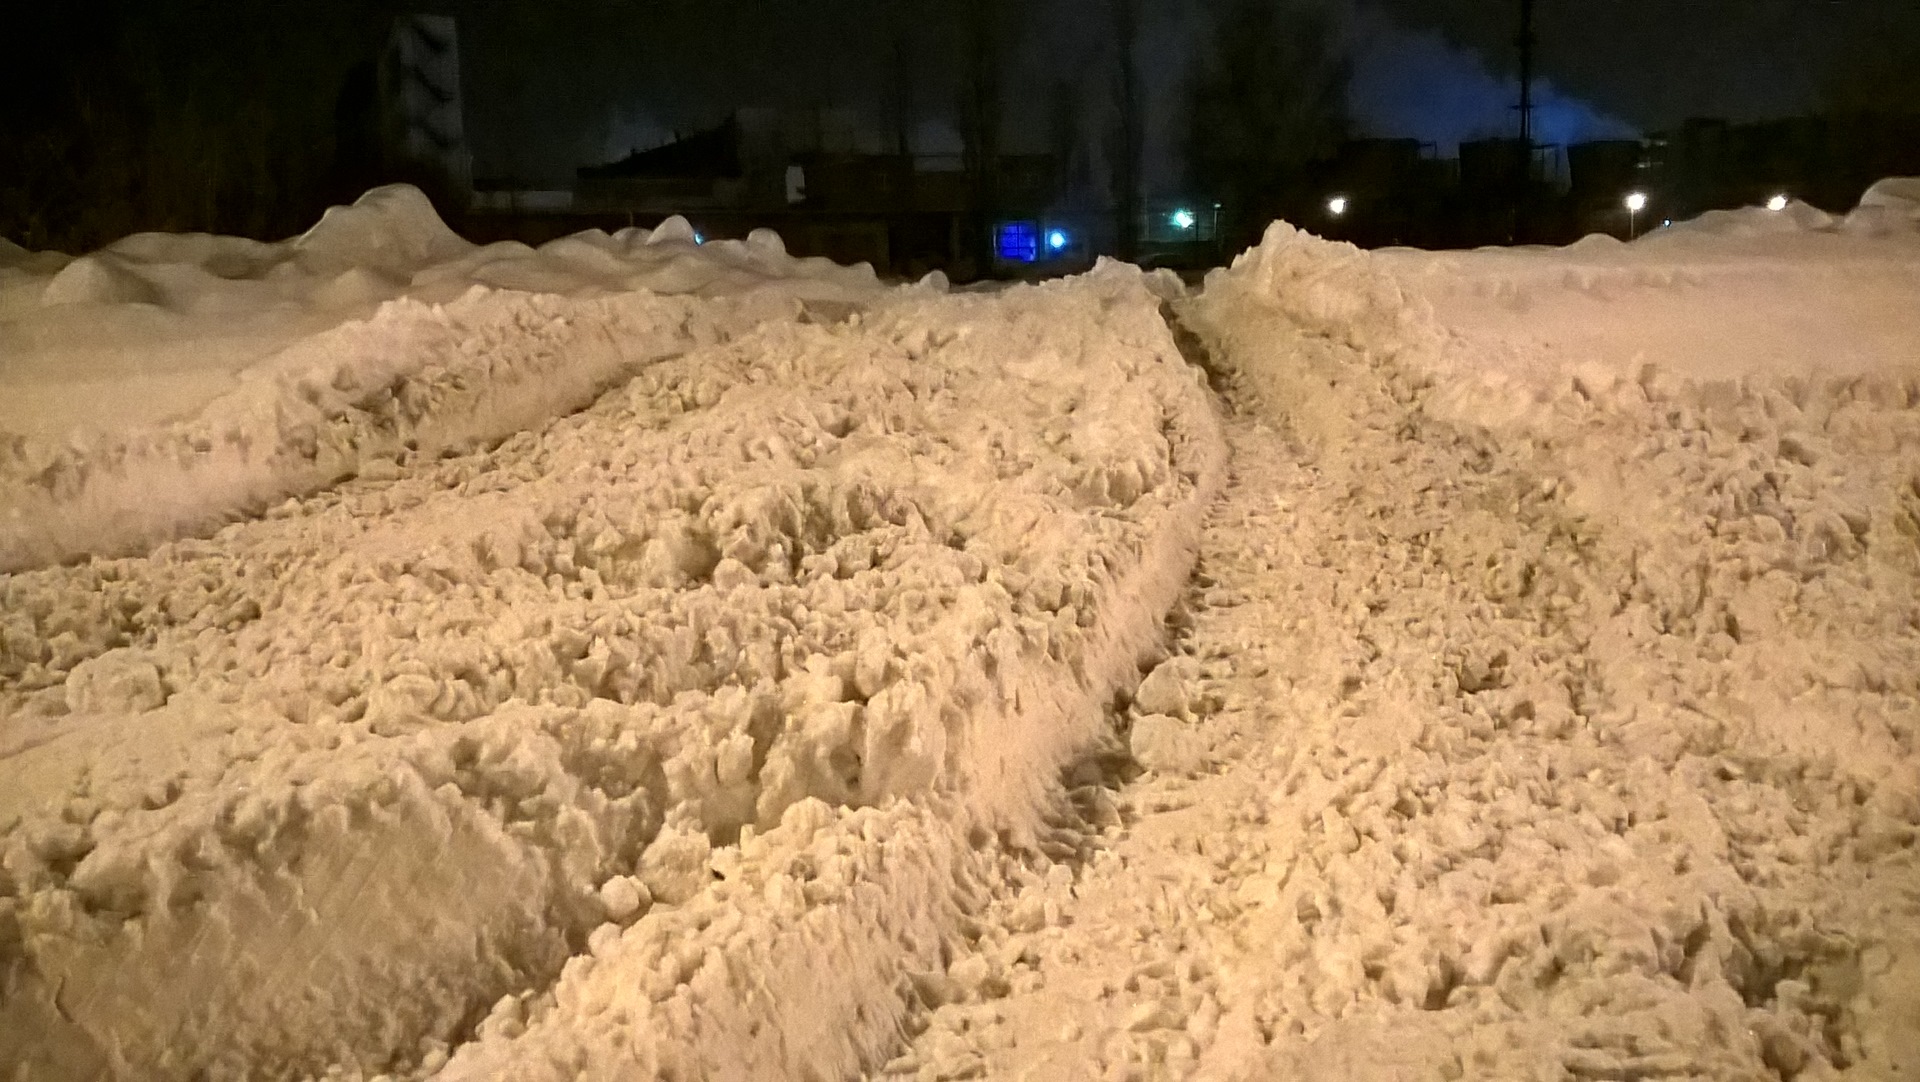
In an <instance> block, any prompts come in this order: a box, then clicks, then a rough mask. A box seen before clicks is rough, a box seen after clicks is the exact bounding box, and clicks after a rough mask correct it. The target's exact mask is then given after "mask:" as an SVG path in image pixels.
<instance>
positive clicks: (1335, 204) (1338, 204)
mask: <svg viewBox="0 0 1920 1082" xmlns="http://www.w3.org/2000/svg"><path fill="white" fill-rule="evenodd" d="M1346 212H1347V197H1346V196H1344V195H1336V196H1334V197H1333V198H1332V199H1329V200H1327V213H1328V214H1331V215H1333V216H1334V217H1335V218H1338V217H1340V216H1341V215H1343V214H1345V213H1346Z"/></svg>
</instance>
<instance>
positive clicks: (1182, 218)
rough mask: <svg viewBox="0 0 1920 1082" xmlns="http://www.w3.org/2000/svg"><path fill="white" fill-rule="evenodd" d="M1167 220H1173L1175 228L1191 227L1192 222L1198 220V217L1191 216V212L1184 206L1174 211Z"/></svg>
mask: <svg viewBox="0 0 1920 1082" xmlns="http://www.w3.org/2000/svg"><path fill="white" fill-rule="evenodd" d="M1169 220H1170V221H1172V222H1173V227H1174V228H1175V229H1192V228H1193V225H1194V223H1195V222H1197V221H1199V219H1197V218H1195V217H1194V216H1193V212H1192V211H1190V210H1188V209H1187V208H1185V207H1181V208H1180V209H1179V210H1176V211H1174V212H1173V217H1172V218H1171V219H1169Z"/></svg>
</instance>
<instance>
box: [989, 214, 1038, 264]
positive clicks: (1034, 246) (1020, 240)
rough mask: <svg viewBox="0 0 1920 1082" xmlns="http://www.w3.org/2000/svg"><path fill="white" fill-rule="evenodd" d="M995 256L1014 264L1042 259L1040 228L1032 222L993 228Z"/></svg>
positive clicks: (1004, 223) (1002, 223)
mask: <svg viewBox="0 0 1920 1082" xmlns="http://www.w3.org/2000/svg"><path fill="white" fill-rule="evenodd" d="M993 254H994V255H996V256H998V257H999V258H1001V259H1005V260H1008V261H1009V262H1013V263H1032V262H1034V261H1036V260H1038V259H1039V258H1040V227H1039V226H1037V225H1035V224H1034V223H1032V222H1001V223H1000V224H998V225H996V226H994V227H993Z"/></svg>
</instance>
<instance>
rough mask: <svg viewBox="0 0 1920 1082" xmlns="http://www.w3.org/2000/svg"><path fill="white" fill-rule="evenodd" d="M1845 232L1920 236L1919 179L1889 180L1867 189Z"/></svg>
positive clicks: (1891, 178)
mask: <svg viewBox="0 0 1920 1082" xmlns="http://www.w3.org/2000/svg"><path fill="white" fill-rule="evenodd" d="M1845 228H1847V229H1848V230H1849V231H1852V232H1859V233H1865V234H1868V235H1870V236H1878V235H1885V234H1889V233H1901V232H1905V233H1916V232H1920V177H1888V178H1887V179H1885V180H1881V181H1879V182H1877V183H1875V184H1874V185H1873V187H1871V188H1868V189H1867V191H1866V194H1865V195H1863V196H1861V197H1860V206H1859V207H1857V208H1855V210H1854V211H1853V213H1852V214H1849V215H1847V218H1846V222H1845Z"/></svg>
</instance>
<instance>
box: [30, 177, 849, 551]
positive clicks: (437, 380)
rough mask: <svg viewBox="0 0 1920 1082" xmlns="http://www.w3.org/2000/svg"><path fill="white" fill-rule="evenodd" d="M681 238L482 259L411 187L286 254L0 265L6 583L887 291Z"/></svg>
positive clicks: (130, 249) (579, 243)
mask: <svg viewBox="0 0 1920 1082" xmlns="http://www.w3.org/2000/svg"><path fill="white" fill-rule="evenodd" d="M682 225H684V223H682ZM677 228H678V227H675V226H673V225H672V224H671V223H669V224H668V225H667V226H664V227H663V229H664V230H665V231H664V232H662V231H661V230H655V231H652V232H651V233H650V232H648V231H646V230H638V229H629V230H622V231H621V232H620V233H619V234H616V235H613V236H609V235H608V234H606V233H603V232H600V231H597V230H594V231H589V232H585V233H581V234H577V235H575V236H572V237H566V238H562V239H560V240H556V241H553V242H551V243H549V244H546V245H543V246H541V247H540V248H538V249H535V248H530V247H528V246H526V245H524V244H515V243H503V244H493V245H487V246H485V247H481V246H476V245H473V244H469V243H467V242H466V241H464V240H461V239H460V238H459V237H457V236H455V235H454V234H453V233H452V231H450V230H449V229H447V228H446V226H445V225H444V224H443V223H442V222H441V221H440V220H439V218H438V217H437V216H435V215H434V214H433V208H432V206H431V204H430V203H428V201H427V200H426V198H425V196H423V195H421V194H420V193H419V192H418V191H417V190H415V189H412V188H408V187H404V186H400V187H390V188H380V189H376V190H374V191H372V192H369V193H367V195H366V196H364V197H362V198H361V199H360V200H359V201H357V202H356V203H355V204H354V205H353V206H351V207H335V208H333V209H332V210H330V211H328V212H327V215H326V216H325V217H324V218H323V219H322V220H321V222H320V223H319V224H317V225H316V226H314V228H313V229H311V230H309V231H308V232H307V233H305V234H303V235H302V236H300V237H297V238H294V239H293V240H290V241H286V242H283V243H280V244H264V243H260V242H257V241H250V240H244V239H239V238H233V237H214V236H207V235H199V234H188V235H180V236H174V235H167V234H139V235H136V236H133V237H128V238H126V239H125V240H122V241H119V242H117V243H115V244H113V245H110V246H109V247H108V248H106V249H104V250H102V251H100V252H97V253H94V254H92V255H87V256H83V257H81V258H79V259H77V260H72V261H70V262H67V263H65V264H64V266H63V268H62V269H59V270H58V271H57V272H51V273H49V274H48V275H45V276H41V275H39V274H38V273H37V272H36V271H34V270H33V269H32V268H33V267H35V266H38V267H40V268H41V269H45V266H46V264H45V263H44V261H43V262H42V263H40V264H25V265H27V266H28V268H29V269H27V270H12V269H9V270H0V570H7V569H17V568H21V567H28V566H35V565H38V564H40V563H44V562H48V561H58V560H67V559H73V558H76V557H79V556H83V555H88V554H98V555H118V554H123V553H128V552H134V551H139V550H141V549H143V548H145V547H147V546H150V545H152V544H154V543H155V542H157V541H160V540H164V539H167V538H172V537H178V536H183V535H186V534H194V533H204V532H205V531H207V530H208V529H210V528H212V527H214V526H217V525H218V524H220V523H221V522H224V521H228V520H230V519H232V518H234V517H237V516H240V515H244V514H249V513H254V512H257V511H258V510H260V509H261V508H263V507H265V506H266V505H268V504H269V503H272V502H274V501H277V500H280V499H284V498H286V497H288V496H293V495H298V494H301V493H305V492H309V491H312V490H313V489H314V488H316V487H319V486H323V485H326V484H329V483H331V482H332V481H334V480H336V479H338V478H340V477H343V476H350V475H352V474H354V473H356V472H359V471H360V470H362V469H364V468H368V467H369V466H370V465H372V466H374V467H375V468H378V463H379V462H382V461H386V462H388V463H391V461H392V460H393V459H394V458H395V457H396V456H404V455H413V454H436V453H440V452H442V451H451V450H456V449H461V448H468V447H472V446H476V445H478V444H482V443H485V442H487V441H490V440H497V439H501V438H503V437H505V436H507V435H509V434H511V433H512V432H513V431H516V430H517V428H518V427H521V426H531V425H538V424H541V423H544V422H545V421H546V420H548V419H550V418H551V417H553V416H556V415H559V414H563V413H566V412H570V411H572V410H575V409H578V408H580V407H581V406H583V405H585V404H586V403H587V402H589V401H591V400H592V399H593V397H594V396H595V395H596V394H598V393H599V391H600V390H602V389H604V388H605V387H606V386H608V385H609V384H610V383H612V382H615V381H617V380H619V379H623V378H625V377H626V376H628V375H630V374H631V372H632V369H633V367H634V366H635V365H638V364H643V363H646V362H648V361H650V360H653V359H658V358H660V357H662V356H666V355H668V354H670V353H672V352H676V351H680V350H684V349H687V348H691V347H692V346H694V345H696V344H702V343H707V342H711V341H714V340H716V339H718V338H721V337H724V336H726V335H729V334H733V333H738V332H740V331H743V330H745V329H747V328H749V327H751V326H753V325H754V324H756V323H757V322H759V321H761V320H768V319H773V320H794V319H807V318H822V317H820V316H819V313H821V312H832V313H839V314H842V315H844V314H846V313H849V312H852V311H855V310H857V309H859V308H860V307H863V306H864V305H866V304H868V303H871V302H872V301H873V300H874V299H875V298H877V297H879V296H881V295H882V294H883V290H882V289H881V287H880V285H879V282H878V280H877V278H876V277H875V276H874V274H873V272H872V269H871V268H868V267H851V268H849V267H840V266H837V265H834V264H832V263H830V262H828V261H826V260H819V259H794V258H791V257H789V256H787V255H786V254H785V251H784V249H783V248H782V247H781V246H780V245H779V243H778V238H777V237H775V238H772V239H771V240H769V239H768V238H767V237H761V238H759V239H758V240H751V239H750V240H749V241H744V242H743V241H720V242H716V243H711V244H705V245H697V244H695V243H693V239H692V235H691V229H690V227H687V228H686V229H683V230H681V232H685V233H686V237H685V238H684V239H685V243H679V242H677V241H674V238H675V236H676V233H675V230H676V229H677ZM493 294H497V295H495V296H490V295H493ZM672 298H684V299H681V300H676V299H672ZM703 298H704V299H706V300H710V301H712V302H713V303H711V304H707V303H703V301H702V299H703ZM528 351H533V352H532V353H529V352H528Z"/></svg>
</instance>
